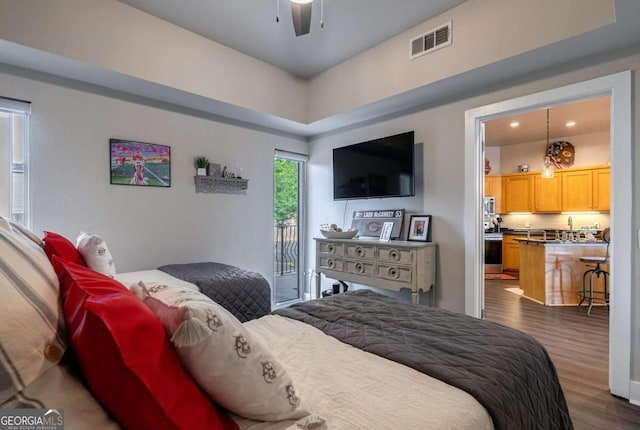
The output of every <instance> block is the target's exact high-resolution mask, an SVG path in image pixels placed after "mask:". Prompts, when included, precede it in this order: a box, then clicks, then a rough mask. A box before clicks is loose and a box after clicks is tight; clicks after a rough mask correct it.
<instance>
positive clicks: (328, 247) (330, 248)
mask: <svg viewBox="0 0 640 430" xmlns="http://www.w3.org/2000/svg"><path fill="white" fill-rule="evenodd" d="M327 252H328V253H329V254H333V253H334V252H336V247H335V246H334V245H333V244H332V243H330V244H328V245H327Z"/></svg>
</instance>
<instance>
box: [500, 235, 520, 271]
mask: <svg viewBox="0 0 640 430" xmlns="http://www.w3.org/2000/svg"><path fill="white" fill-rule="evenodd" d="M516 237H522V236H517V235H513V234H506V233H505V234H503V235H502V269H503V270H508V271H516V272H517V271H518V270H520V243H519V242H517V241H516V240H515V238H516Z"/></svg>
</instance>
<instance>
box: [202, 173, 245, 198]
mask: <svg viewBox="0 0 640 430" xmlns="http://www.w3.org/2000/svg"><path fill="white" fill-rule="evenodd" d="M194 179H195V183H196V193H222V194H247V188H249V180H248V179H238V178H233V179H232V178H218V177H215V176H194Z"/></svg>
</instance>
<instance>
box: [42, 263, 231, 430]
mask: <svg viewBox="0 0 640 430" xmlns="http://www.w3.org/2000/svg"><path fill="white" fill-rule="evenodd" d="M53 264H54V267H55V269H56V273H57V274H58V277H59V278H60V288H61V290H62V297H63V306H64V314H65V321H66V323H67V330H68V332H69V338H70V341H71V346H72V348H73V351H74V352H75V354H76V356H77V358H78V362H79V364H80V367H81V369H82V373H83V375H84V377H85V379H86V380H87V382H88V383H89V386H90V387H91V391H92V392H93V393H94V395H95V396H96V397H97V398H98V400H100V402H102V404H103V405H104V406H105V408H106V409H108V410H109V412H111V413H112V414H113V415H114V416H115V418H116V419H117V420H118V421H119V422H120V423H121V424H122V425H123V426H124V427H126V428H130V429H154V430H157V429H171V430H176V429H237V428H238V427H237V425H236V424H235V423H234V422H233V421H231V419H228V417H221V416H219V415H218V414H217V413H216V410H215V406H214V405H213V404H212V403H211V401H210V400H209V399H208V398H207V397H206V395H205V394H204V393H202V392H201V391H200V389H199V388H198V387H197V386H196V384H195V382H194V381H193V380H192V379H191V377H190V376H189V375H188V374H187V373H186V372H185V370H184V369H183V367H182V364H181V363H180V360H179V359H178V356H177V355H176V353H175V351H174V350H173V349H172V347H171V345H170V343H169V340H168V339H167V336H166V334H165V331H164V328H163V327H162V324H161V323H160V321H159V320H158V319H157V318H156V316H155V315H154V314H153V313H152V312H151V310H149V308H148V307H147V306H145V305H144V303H142V301H140V299H138V298H137V297H136V296H135V295H134V294H133V293H132V292H131V291H129V290H128V289H127V288H125V287H124V286H123V285H122V284H120V283H119V282H117V281H115V280H113V279H111V278H108V277H107V276H105V275H102V274H100V273H97V272H94V271H93V270H91V269H88V268H86V267H82V266H79V265H77V264H74V263H71V262H68V261H65V260H63V259H61V258H58V257H53ZM222 415H224V412H222ZM221 418H222V420H221ZM225 418H227V419H225ZM223 422H224V424H223Z"/></svg>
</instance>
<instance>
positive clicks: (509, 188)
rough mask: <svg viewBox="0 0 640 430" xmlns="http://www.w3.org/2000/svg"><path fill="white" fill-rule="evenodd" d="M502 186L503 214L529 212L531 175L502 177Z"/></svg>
mask: <svg viewBox="0 0 640 430" xmlns="http://www.w3.org/2000/svg"><path fill="white" fill-rule="evenodd" d="M502 185H503V190H502V191H503V192H502V198H503V201H502V208H503V209H504V211H505V212H531V209H532V200H533V186H532V185H533V175H531V174H516V175H507V176H504V180H503V182H502Z"/></svg>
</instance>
